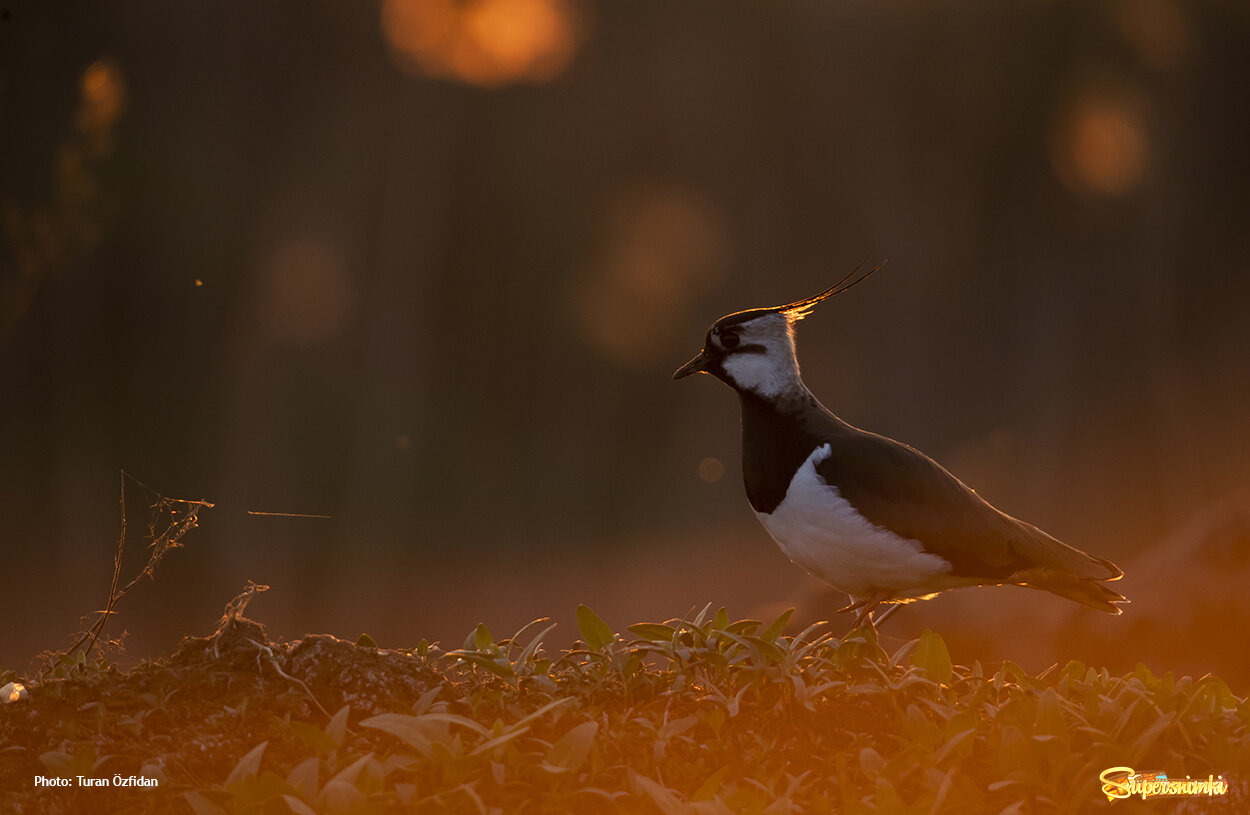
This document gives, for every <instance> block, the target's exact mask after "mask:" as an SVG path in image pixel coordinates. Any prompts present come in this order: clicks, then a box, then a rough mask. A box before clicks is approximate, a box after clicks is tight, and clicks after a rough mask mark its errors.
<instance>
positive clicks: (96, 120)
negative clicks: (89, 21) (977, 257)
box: [76, 59, 126, 152]
mask: <svg viewBox="0 0 1250 815" xmlns="http://www.w3.org/2000/svg"><path fill="white" fill-rule="evenodd" d="M125 109H126V82H125V80H124V79H123V78H122V72H121V68H119V67H118V66H117V64H116V63H115V62H113V61H112V60H106V59H104V60H99V61H97V62H93V63H91V65H90V66H88V68H87V70H86V71H84V72H83V75H82V101H81V103H80V104H79V106H78V113H77V121H76V124H77V126H78V130H79V132H80V133H82V134H83V135H84V136H86V137H87V138H88V141H89V142H94V143H97V144H98V145H99V147H100V148H101V149H103V148H104V145H105V143H106V142H107V139H106V138H105V136H106V135H107V134H108V132H109V131H110V130H112V128H113V125H115V124H117V120H118V119H119V118H121V115H122V112H123V111H124V110H125ZM93 152H94V151H93Z"/></svg>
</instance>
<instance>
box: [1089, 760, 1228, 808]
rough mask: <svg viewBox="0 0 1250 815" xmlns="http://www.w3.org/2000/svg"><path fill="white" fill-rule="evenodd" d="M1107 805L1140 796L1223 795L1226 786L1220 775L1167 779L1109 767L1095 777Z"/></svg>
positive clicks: (1154, 774) (1155, 774)
mask: <svg viewBox="0 0 1250 815" xmlns="http://www.w3.org/2000/svg"><path fill="white" fill-rule="evenodd" d="M1098 780H1099V781H1101V782H1102V792H1103V795H1106V796H1107V800H1108V801H1114V800H1116V799H1118V798H1131V797H1133V796H1134V795H1140V796H1141V797H1142V800H1143V801H1144V800H1146V799H1147V798H1179V797H1182V796H1189V795H1206V796H1214V795H1224V794H1225V793H1227V792H1228V782H1227V781H1225V780H1224V776H1222V775H1208V776H1207V777H1206V778H1190V777H1189V776H1185V777H1184V778H1169V777H1168V774H1167V773H1139V772H1137V771H1136V770H1134V769H1133V768H1132V767H1108V768H1107V769H1105V770H1103V771H1102V773H1101V774H1100V775H1099V776H1098Z"/></svg>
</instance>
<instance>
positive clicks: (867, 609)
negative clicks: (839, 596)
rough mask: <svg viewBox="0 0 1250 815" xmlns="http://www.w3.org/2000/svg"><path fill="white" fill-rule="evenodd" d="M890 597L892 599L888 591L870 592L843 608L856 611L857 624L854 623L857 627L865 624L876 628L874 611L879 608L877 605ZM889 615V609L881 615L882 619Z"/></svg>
mask: <svg viewBox="0 0 1250 815" xmlns="http://www.w3.org/2000/svg"><path fill="white" fill-rule="evenodd" d="M889 599H890V594H889V593H888V592H884V591H879V592H877V593H875V594H870V595H869V596H867V597H864V598H862V599H859V600H856V601H855V602H853V603H851V604H850V605H849V606H847V607H846V608H844V609H841V610H842V611H855V612H856V614H855V625H854V627H855V628H862V627H864V626H869V627H871V628H873V629H874V630H875V629H876V627H877V626H876V623H874V621H873V619H872V613H873V612H874V611H875V610H876V609H877V606H879V605H881V604H882V603H883V602H885V601H886V600H889ZM889 615H890V611H889V610H887V611H886V612H885V614H883V615H882V616H881V619H882V620H884V619H885V618H886V617H888V616H889ZM877 622H880V621H877Z"/></svg>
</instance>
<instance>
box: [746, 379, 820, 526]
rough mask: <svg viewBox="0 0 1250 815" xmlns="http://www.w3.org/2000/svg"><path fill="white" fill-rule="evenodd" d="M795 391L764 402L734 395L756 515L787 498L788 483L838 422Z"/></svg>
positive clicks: (749, 394)
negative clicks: (739, 409) (740, 417)
mask: <svg viewBox="0 0 1250 815" xmlns="http://www.w3.org/2000/svg"><path fill="white" fill-rule="evenodd" d="M799 384H800V388H801V389H800V390H796V391H794V392H791V393H786V394H784V395H783V396H781V397H774V398H765V397H762V396H760V395H758V394H756V393H754V392H752V391H739V392H738V396H739V402H740V404H741V407H742V477H743V483H744V484H745V485H746V490H747V499H748V500H750V502H751V506H752V507H753V508H754V509H755V511H756V512H764V513H771V512H772V511H773V510H774V509H776V508H777V505H778V504H780V503H781V501H782V499H784V498H785V497H786V490H788V489H789V488H790V479H791V478H792V477H793V476H794V473H795V471H796V470H798V468H799V466H800V465H801V464H802V463H803V462H804V461H806V460H807V457H808V456H810V455H811V454H812V451H813V450H815V449H816V447H817V446H818V445H819V444H821V443H822V440H823V438H824V436H826V435H827V434H828V430H829V427H828V423H829V422H834V423H836V422H838V421H839V420H838V419H837V418H836V417H834V416H833V414H832V413H830V412H829V411H828V410H826V409H825V408H824V407H823V406H822V405H821V404H820V402H818V401H817V400H816V397H815V396H813V395H812V393H811V391H809V390H808V389H807V388H806V387H805V386H803V385H802V383H801V382H800V383H799Z"/></svg>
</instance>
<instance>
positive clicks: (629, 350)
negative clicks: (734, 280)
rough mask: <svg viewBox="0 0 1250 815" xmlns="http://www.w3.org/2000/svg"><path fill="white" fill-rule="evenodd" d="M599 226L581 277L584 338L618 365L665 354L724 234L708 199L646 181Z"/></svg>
mask: <svg viewBox="0 0 1250 815" xmlns="http://www.w3.org/2000/svg"><path fill="white" fill-rule="evenodd" d="M613 203H614V205H613V206H612V207H611V208H610V210H609V212H608V213H607V214H608V218H607V221H606V223H605V224H604V227H603V233H604V242H603V244H602V246H601V247H600V248H599V254H600V258H599V260H598V261H597V262H596V263H594V264H592V266H591V268H590V269H589V270H588V273H587V275H586V277H585V278H583V279H582V280H580V281H579V282H578V291H577V293H576V295H575V296H576V306H577V312H578V317H579V319H580V322H581V323H582V327H583V330H584V332H585V334H586V338H587V339H588V340H589V341H590V343H591V344H592V346H593V347H595V348H596V350H598V351H599V352H600V353H602V354H603V355H604V356H605V357H607V358H608V359H611V360H612V361H614V362H616V363H617V364H620V365H626V366H631V367H645V366H648V365H653V364H657V363H658V362H660V361H661V360H664V359H666V356H665V355H666V354H669V353H671V352H672V343H673V342H674V341H675V338H676V336H677V334H678V333H679V332H678V330H679V329H684V330H685V331H689V324H688V323H687V322H686V320H688V319H689V315H687V314H685V313H684V308H685V306H686V304H687V303H688V302H689V300H690V299H691V298H692V297H693V296H695V295H697V294H698V293H699V292H701V291H703V290H704V289H706V288H707V287H708V286H709V285H711V283H713V282H714V281H715V280H716V278H717V277H718V275H719V274H720V273H721V270H722V268H723V265H724V258H725V256H726V255H727V254H728V236H727V235H726V234H725V231H724V228H723V226H722V225H721V223H720V221H719V219H718V218H717V217H716V216H715V213H714V212H713V211H712V208H711V207H710V206H709V203H708V202H707V201H705V200H704V199H703V198H702V197H701V196H699V195H697V194H696V193H694V192H693V191H692V190H685V189H678V188H671V187H658V186H657V187H650V186H644V187H640V188H637V189H633V190H627V191H624V192H622V193H621V194H620V195H619V196H618V198H617V199H616V201H614V202H613Z"/></svg>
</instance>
